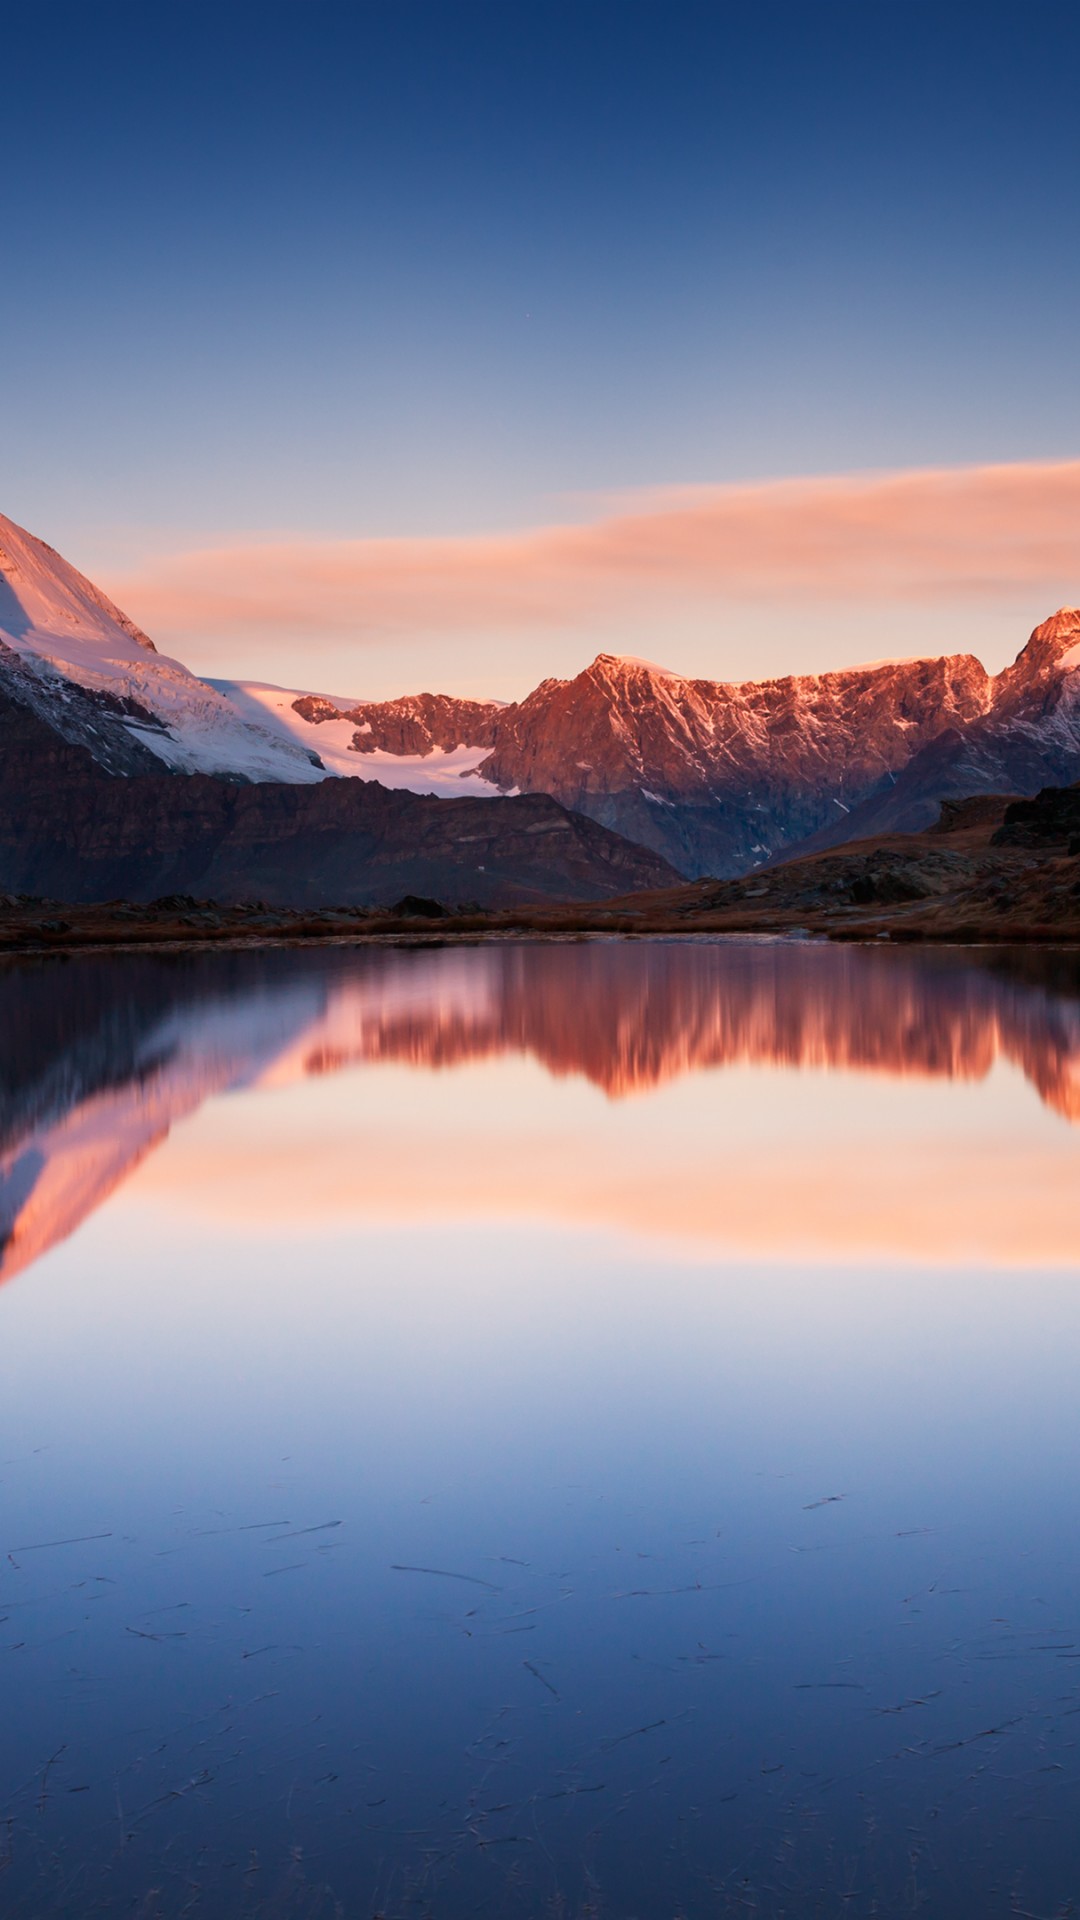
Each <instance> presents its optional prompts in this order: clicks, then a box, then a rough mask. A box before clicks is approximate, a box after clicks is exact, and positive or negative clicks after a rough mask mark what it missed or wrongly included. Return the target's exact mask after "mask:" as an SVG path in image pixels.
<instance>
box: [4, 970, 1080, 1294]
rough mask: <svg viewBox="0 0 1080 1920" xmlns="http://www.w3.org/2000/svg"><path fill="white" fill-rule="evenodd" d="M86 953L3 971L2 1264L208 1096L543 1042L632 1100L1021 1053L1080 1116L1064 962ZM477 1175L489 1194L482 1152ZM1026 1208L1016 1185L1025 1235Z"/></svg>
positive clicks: (432, 1068) (1078, 984)
mask: <svg viewBox="0 0 1080 1920" xmlns="http://www.w3.org/2000/svg"><path fill="white" fill-rule="evenodd" d="M70 971H71V982H70V991H69V993H67V994H66V995H64V996H59V997H58V996H57V994H56V992H55V977H54V974H53V973H52V971H51V970H50V969H41V968H34V967H31V966H26V967H16V968H13V969H11V970H10V971H9V972H8V973H7V974H6V976H5V977H4V978H3V980H2V981H0V1016H2V1018H0V1032H2V1035H3V1040H2V1043H0V1071H2V1080H0V1115H2V1126H0V1249H2V1251H0V1276H2V1277H10V1276H11V1275H12V1274H14V1273H17V1272H18V1271H20V1270H21V1269H22V1268H24V1267H26V1266H28V1265H30V1264H31V1263H32V1262H33V1261H34V1260H35V1259H37V1258H38V1257H39V1256H40V1255H41V1254H42V1253H44V1252H45V1251H47V1249H48V1248H49V1247H50V1246H52V1245H53V1244H55V1243H56V1242H57V1241H59V1240H61V1239H63V1238H65V1237H66V1236H67V1235H68V1234H69V1233H71V1232H72V1231H73V1230H74V1229H75V1227H77V1226H78V1225H79V1223H80V1222H81V1221H82V1220H83V1219H85V1218H86V1217H87V1216H88V1215H89V1214H91V1213H92V1212H93V1211H94V1210H95V1208H96V1207H98V1206H99V1205H101V1204H102V1202H103V1201H104V1200H105V1199H106V1198H107V1197H108V1196H109V1194H110V1193H112V1192H113V1191H115V1189H116V1188H117V1187H118V1186H119V1185H120V1184H121V1183H122V1182H123V1181H124V1180H125V1179H126V1178H127V1177H128V1175H129V1174H130V1173H132V1172H133V1171H134V1170H135V1168H137V1167H138V1166H139V1165H140V1164H141V1163H142V1162H143V1161H144V1160H145V1158H146V1156H147V1155H148V1154H149V1153H150V1152H151V1151H152V1150H153V1149H154V1148H155V1147H157V1146H158V1145H160V1144H161V1143H162V1142H163V1141H164V1140H165V1139H166V1138H167V1136H168V1134H169V1131H170V1129H171V1127H172V1126H173V1125H175V1124H176V1123H177V1122H178V1121H179V1120H181V1119H183V1118H184V1117H186V1116H187V1115H189V1114H192V1113H194V1112H195V1111H197V1109H198V1108H199V1107H200V1106H201V1105H202V1104H203V1103H204V1102H205V1101H207V1100H209V1099H212V1098H213V1097H215V1096H217V1095H220V1094H223V1093H226V1092H229V1091H231V1090H234V1089H238V1088H244V1087H260V1088H264V1089H266V1090H267V1091H269V1090H271V1089H280V1088H284V1087H287V1086H289V1085H292V1084H295V1083H297V1082H299V1081H302V1080H305V1079H309V1078H311V1077H313V1076H324V1075H328V1074H336V1073H339V1072H342V1071H343V1070H345V1069H348V1068H355V1067H357V1066H375V1065H378V1064H385V1063H395V1064H397V1065H403V1066H405V1067H408V1068H412V1069H415V1070H416V1071H417V1072H418V1073H419V1074H421V1075H428V1074H441V1073H444V1072H448V1071H451V1070H453V1069H455V1068H459V1067H463V1066H467V1065H469V1064H476V1063H478V1062H483V1061H486V1062H490V1063H494V1062H497V1061H500V1060H506V1059H508V1058H513V1057H517V1058H519V1059H520V1058H527V1059H531V1060H532V1061H534V1062H536V1063H538V1064H539V1066H540V1067H541V1068H542V1069H543V1070H544V1071H545V1072H546V1073H547V1074H549V1075H551V1076H553V1077H554V1078H556V1079H566V1080H569V1079H572V1078H580V1079H582V1080H583V1081H585V1082H587V1083H589V1084H590V1085H592V1086H593V1087H595V1088H598V1089H599V1090H601V1091H602V1093H603V1094H605V1095H606V1096H607V1097H608V1098H610V1099H611V1100H614V1101H622V1100H625V1099H629V1098H631V1097H634V1096H639V1097H640V1096H648V1095H650V1094H652V1093H654V1092H656V1091H657V1090H658V1089H661V1088H663V1087H665V1086H669V1085H671V1084H672V1083H674V1082H678V1081H681V1080H685V1079H687V1078H688V1077H691V1076H694V1075H699V1074H702V1073H706V1072H715V1071H725V1070H726V1071H732V1070H739V1069H746V1068H751V1069H762V1068H780V1069H786V1070H789V1071H795V1072H799V1073H805V1074H811V1075H812V1074H816V1073H820V1072H821V1071H822V1070H828V1071H829V1072H831V1073H837V1074H841V1075H849V1076H850V1075H874V1076H878V1077H885V1078H889V1079H895V1080H898V1081H899V1080H912V1079H915V1080H921V1081H924V1082H928V1083H933V1082H942V1083H944V1082H957V1081H959V1082H971V1083H977V1082H982V1081H985V1080H986V1079H987V1077H988V1076H989V1075H990V1074H991V1072H992V1071H993V1070H994V1069H995V1068H996V1067H997V1066H998V1065H999V1064H1000V1063H1011V1064H1012V1065H1013V1066H1014V1067H1015V1068H1018V1069H1019V1070H1020V1071H1021V1072H1022V1073H1023V1075H1024V1076H1025V1077H1026V1078H1027V1080H1028V1081H1029V1082H1030V1083H1031V1085H1032V1086H1034V1088H1035V1089H1036V1090H1037V1092H1038V1095H1039V1097H1040V1099H1041V1100H1042V1101H1044V1102H1045V1103H1046V1105H1047V1106H1048V1107H1049V1108H1050V1109H1051V1110H1052V1111H1053V1112H1055V1113H1056V1114H1058V1115H1060V1116H1061V1119H1062V1120H1063V1121H1065V1122H1066V1123H1072V1124H1077V1123H1080V980H1078V978H1077V977H1076V973H1075V969H1072V970H1071V971H1070V967H1069V962H1068V959H1067V957H1065V956H1058V957H1056V958H1055V957H1054V956H1051V955H1047V956H1038V955H1032V954H1028V955H1025V956H1023V957H1022V958H1021V959H1011V958H1010V956H1009V955H1008V954H999V955H997V956H994V957H992V958H988V959H985V960H983V961H978V960H976V959H974V958H972V957H961V956H959V955H951V956H950V955H945V954H937V955H909V954H904V953H897V952H891V951H890V952H864V951H853V950H836V949H820V948H812V947H803V946H785V945H782V944H768V943H746V944H745V945H740V946H723V945H698V944H696V943H688V944H685V945H677V944H670V943H655V944H642V945H613V944H610V943H600V944H596V945H587V946H582V947H575V946H555V945H550V946H526V945H522V946H513V947H507V948H496V947H488V948H479V949H472V950H461V949H449V948H448V949H444V950H441V951H438V952H433V953H427V954H425V953H411V954H401V955H394V954H380V953H377V952H370V951H368V952H360V953H353V954H348V953H343V952H340V951H339V952H324V953H322V954H319V953H306V954H299V953H282V952H277V953H274V952H267V953H263V954H258V953H247V954H241V953H237V954H234V955H203V956H187V957H185V958H183V959H180V960H176V961H174V962H172V963H163V962H162V961H161V960H154V959H152V958H138V957H128V958H126V959H115V958H114V959H110V960H107V961H105V960H103V961H101V962H98V961H95V960H84V961H81V962H80V963H79V965H78V967H77V968H72V969H71V970H70ZM416 1097H417V1100H418V1101H421V1102H422V1100H423V1097H424V1089H423V1086H422V1085H420V1086H418V1088H417V1096H416ZM796 1171H797V1170H793V1169H788V1170H787V1171H786V1173H785V1178H787V1177H788V1176H789V1175H790V1177H791V1178H793V1179H794V1178H795V1177H796ZM414 1172H415V1169H414ZM719 1172H720V1169H719V1166H718V1168H717V1177H719ZM837 1173H838V1177H840V1178H841V1180H842V1179H843V1178H844V1177H846V1176H844V1173H843V1169H842V1168H841V1169H838V1170H837ZM416 1177H417V1178H420V1176H419V1175H418V1174H417V1176H416ZM472 1177H473V1179H474V1182H479V1185H478V1187H477V1192H478V1194H479V1193H480V1192H481V1190H482V1186H483V1168H482V1167H474V1168H473V1170H472ZM815 1177H817V1176H815ZM587 1184H588V1181H587V1180H586V1185H587ZM421 1185H422V1180H421ZM417 1198H418V1199H419V1194H418V1195H417ZM551 1198H552V1204H553V1205H554V1204H556V1203H557V1196H551ZM476 1204H478V1205H482V1204H483V1203H482V1200H481V1199H478V1200H477V1202H476ZM1027 1206H1028V1200H1027V1198H1026V1197H1025V1195H1024V1193H1023V1191H1021V1190H1019V1189H1018V1190H1017V1191H1016V1209H1017V1220H1016V1221H1014V1222H1013V1226H1014V1227H1015V1229H1016V1232H1017V1233H1018V1234H1019V1233H1021V1230H1022V1228H1023V1215H1024V1210H1025V1209H1026V1208H1027Z"/></svg>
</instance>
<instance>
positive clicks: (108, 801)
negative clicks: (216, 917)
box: [0, 695, 675, 906]
mask: <svg viewBox="0 0 1080 1920" xmlns="http://www.w3.org/2000/svg"><path fill="white" fill-rule="evenodd" d="M674 878H675V875H674V873H673V871H672V869H671V868H670V867H669V866H668V865H667V864H666V863H665V862H664V861H663V860H661V859H660V858H659V857H658V856H657V855H655V854H653V853H651V852H650V851H648V850H647V849H646V848H644V847H640V846H636V845H633V844H632V843H631V842H629V841H627V840H623V839H621V838H620V837H619V836H618V835H616V834H613V833H610V832H608V831H607V830H606V829H605V828H603V827H601V826H598V825H597V823H596V822H595V821H592V820H588V819H585V818H584V817H583V816H582V815H580V814H573V813H570V812H568V811H567V810H566V809H565V808H564V807H562V806H560V805H559V804H558V802H557V801H555V800H552V799H551V798H549V797H548V796H547V795H546V794H529V795H522V796H521V797H520V798H517V799H512V800H507V799H504V800H500V799H497V798H494V797H493V798H491V799H486V800H475V799H461V800H440V799H437V798H435V797H433V796H431V795H426V794H415V793H409V792H391V791H389V790H388V789H387V788H385V787H382V786H380V785H379V784H378V782H376V781H359V780H356V781H354V780H327V781H324V782H320V783H319V784H318V785H316V786H295V785H290V784H283V783H275V782H269V781H263V782H259V783H256V784H253V783H244V784H240V783H237V782H232V781H226V780H220V779H215V778H213V777H211V776H209V775H204V774H189V775H186V776H179V777H176V776H174V777H172V778H170V777H169V776H168V775H167V774H161V773H147V772H145V771H142V770H139V771H132V772H131V773H129V775H128V776H127V777H126V778H120V779H118V778H115V777H110V775H109V774H108V773H107V772H106V771H105V770H104V769H103V768H102V767H101V766H100V765H99V764H98V763H97V761H95V759H94V757H93V755H92V753H91V752H90V750H89V748H87V747H85V746H82V745H78V744H72V743H71V742H69V741H66V740H64V739H62V738H61V737H60V735H59V734H58V733H57V732H56V730H55V729H53V728H52V727H50V726H48V725H47V724H46V723H45V722H44V721H43V720H42V719H41V718H40V716H39V715H38V714H37V713H35V712H34V710H33V709H32V708H31V707H29V706H26V705H22V704H21V703H19V702H18V701H16V700H14V699H12V698H11V697H8V698H6V699H5V698H4V697H3V696H2V695H0V891H3V892H8V893H13V894H17V893H34V894H45V895H49V896H51V897H53V898H55V899H61V900H71V901H74V902H78V901H88V900H105V899H111V898H114V897H116V896H124V897H126V898H128V899H131V900H149V899H153V898H155V897H156V896H158V895H160V894H164V893H170V892H196V893H199V894H202V895H208V896H210V897H212V898H216V899H220V900H224V901H232V900H244V899H252V898H255V897H258V898H261V899H264V900H266V901H268V902H271V903H277V904H287V905H297V906H322V905H339V906H346V905H353V904H355V905H380V904H389V903H392V902H393V901H395V900H396V899H398V898H399V897H400V896H401V895H402V894H406V893H417V894H427V895H436V896H437V897H441V898H444V899H450V900H455V901H456V900H476V901H478V902H480V903H481V904H482V905H500V904H510V903H512V902H517V901H530V900H544V899H555V900H596V899H604V898H607V897H610V896H612V895H616V894H622V893H625V892H627V891H628V890H631V889H636V888H641V887H650V886H663V885H665V884H667V883H670V882H671V881H672V880H673V879H674Z"/></svg>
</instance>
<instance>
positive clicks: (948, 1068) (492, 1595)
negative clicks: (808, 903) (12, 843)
mask: <svg viewBox="0 0 1080 1920" xmlns="http://www.w3.org/2000/svg"><path fill="white" fill-rule="evenodd" d="M1078 1008H1080V996H1078V993H1077V978H1076V963H1075V959H1074V958H1072V957H1070V956H1068V955H1064V954H1062V955H1058V956H1054V955H1050V954H1046V955H1034V956H1033V955H1030V954H1015V955H1007V954H1000V953H985V954H982V955H980V954H975V953H953V954H949V953H944V952H942V953H925V954H920V953H907V954H905V953H894V952H889V951H877V950H871V949H866V950H859V951H848V950H832V949H818V948H813V947H794V946H792V947H788V946H776V945H769V944H765V943H753V942H746V943H737V944H729V945H716V944H709V943H697V942H690V943H685V944H682V943H677V942H676V943H653V944H642V945H640V946H636V945H635V946H623V945H621V944H611V943H603V942H599V943H595V944H587V945H580V946H579V945H572V944H566V945H559V946H542V945H536V946H526V945H512V946H506V947H495V948H488V947H484V948H478V949H475V950H467V951H466V950H450V949H447V950H428V951H422V950H416V951H408V952H398V953H394V952H385V951H382V952H376V951H373V950H367V949H361V950H357V951H352V952H349V951H344V950H340V951H332V952H319V953H287V952H269V951H268V952H264V953H251V954H246V955H240V954H233V955H227V954H219V955H204V956H195V957H182V956H181V957H176V958H174V959H170V960H166V959H164V958H163V957H160V956H159V957H157V958H153V957H144V958H133V959H123V960H121V959H118V958H114V959H112V960H102V961H98V960H95V959H90V958H86V959H83V960H80V961H78V962H72V963H70V964H57V963H54V962H50V963H48V964H42V965H20V966H17V967H14V968H10V969H8V970H7V971H5V972H4V973H3V974H2V976H0V1044H2V1047H3V1056H2V1068H3V1081H2V1093H3V1133H2V1138H0V1151H2V1154H3V1159H2V1169H3V1180H4V1188H3V1192H4V1196H5V1199H4V1205H5V1208H6V1212H5V1216H4V1218H5V1223H6V1230H7V1239H6V1244H5V1263H6V1265H5V1271H6V1272H7V1273H8V1274H13V1273H15V1272H16V1271H17V1270H18V1268H19V1267H20V1266H21V1267H22V1268H23V1269H24V1274H23V1278H22V1280H20V1281H19V1282H18V1283H16V1284H14V1285H10V1286H7V1287H5V1288H4V1289H3V1290H2V1292H0V1698H2V1701H3V1711H2V1713H0V1908H2V1911H3V1914H4V1920H9V1916H10V1920H46V1916H52V1920H86V1916H88V1915H91V1914H102V1915H112V1914H115V1915H117V1916H120V1915H124V1916H127V1917H128V1920H133V1917H136V1920H271V1917H272V1920H342V1917H345V1920H353V1917H354V1916H357V1917H358V1920H372V1916H385V1920H477V1917H478V1916H481V1915H492V1916H497V1920H586V1916H588V1920H601V1917H602V1920H675V1917H676V1916H678V1920H699V1917H700V1920H734V1916H740V1917H742V1920H745V1915H746V1914H747V1913H757V1914H759V1915H760V1916H762V1920H782V1916H790V1917H791V1920H794V1917H795V1916H798V1920H803V1916H805V1915H808V1914H815V1915H821V1916H823V1920H840V1916H841V1915H842V1916H844V1920H900V1916H908V1915H911V1914H913V1913H919V1914H923V1915H926V1916H929V1920H967V1916H969V1915H970V1916H972V1920H975V1916H978V1920H984V1917H989V1920H999V1917H1000V1920H1004V1917H1005V1916H1006V1915H1016V1914H1019V1913H1026V1914H1039V1915H1045V1916H1048V1917H1049V1916H1051V1915H1064V1914H1065V1913H1067V1912H1068V1911H1070V1903H1075V1891H1076V1888H1077V1886H1078V1885H1080V1757H1078V1756H1080V1748H1078V1733H1077V1729H1078V1728H1080V1597H1078V1596H1080V1530H1078V1528H1077V1522H1076V1496H1075V1463H1076V1458H1077V1455H1078V1452H1080V1398H1078V1396H1077V1393H1076V1353H1077V1350H1078V1347H1080V1289H1078V1288H1077V1285H1076V1276H1077V1271H1078V1258H1077V1256H1078V1254H1080V1241H1078V1227H1077V1215H1078V1213H1080V1209H1078V1208H1077V1206H1076V1192H1077V1186H1078V1181H1077V1175H1078V1172H1080V1129H1078V1128H1077V1126H1076V1125H1075V1124H1074V1123H1075V1121H1076V1119H1077V1117H1078V1110H1077V1099H1076V1093H1077V1084H1078V1083H1077V1061H1078V1058H1080V1021H1078ZM226 1095H227V1096H228V1097H221V1096H226ZM106 1200H107V1204H103V1203H104V1202H105V1201H106ZM65 1236H67V1237H66V1238H65ZM39 1257H40V1260H41V1264H40V1266H39V1267H38V1269H37V1270H36V1271H35V1272H33V1273H32V1274H28V1273H26V1272H25V1269H26V1268H27V1267H28V1266H29V1264H30V1262H31V1261H33V1260H34V1259H35V1258H39Z"/></svg>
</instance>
